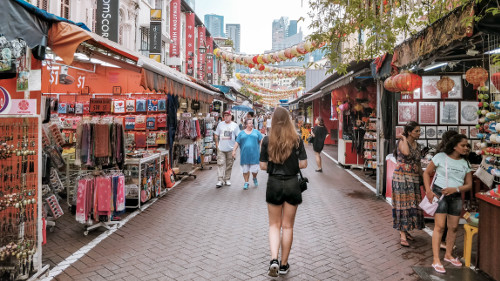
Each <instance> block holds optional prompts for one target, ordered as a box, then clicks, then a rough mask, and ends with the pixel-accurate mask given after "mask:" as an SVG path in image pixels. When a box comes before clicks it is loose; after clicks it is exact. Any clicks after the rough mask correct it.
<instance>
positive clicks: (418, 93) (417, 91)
mask: <svg viewBox="0 0 500 281" xmlns="http://www.w3.org/2000/svg"><path fill="white" fill-rule="evenodd" d="M421 92H422V91H421V89H420V88H418V89H415V90H414V91H413V99H415V100H419V99H421V98H422V94H421Z"/></svg>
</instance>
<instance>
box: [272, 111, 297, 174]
mask: <svg viewBox="0 0 500 281" xmlns="http://www.w3.org/2000/svg"><path fill="white" fill-rule="evenodd" d="M268 122H269V120H268ZM298 146H299V137H298V135H297V132H296V131H295V127H294V126H293V123H292V119H291V118H290V114H289V113H288V111H287V110H286V109H285V108H283V107H277V108H276V109H275V110H274V113H273V117H272V119H271V132H270V133H269V145H268V149H267V150H268V154H269V161H271V162H273V163H277V164H283V163H284V162H285V160H286V159H287V158H288V157H289V156H290V154H291V153H292V151H293V148H294V147H298Z"/></svg>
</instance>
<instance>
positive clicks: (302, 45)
mask: <svg viewBox="0 0 500 281" xmlns="http://www.w3.org/2000/svg"><path fill="white" fill-rule="evenodd" d="M297 52H299V54H301V55H305V54H307V50H306V47H305V43H304V42H302V43H300V44H299V45H297Z"/></svg>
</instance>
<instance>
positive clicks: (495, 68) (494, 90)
mask: <svg viewBox="0 0 500 281" xmlns="http://www.w3.org/2000/svg"><path fill="white" fill-rule="evenodd" d="M489 69H490V73H496V72H500V66H497V65H495V64H490V68H489ZM490 93H500V88H497V87H496V86H495V83H493V75H490Z"/></svg>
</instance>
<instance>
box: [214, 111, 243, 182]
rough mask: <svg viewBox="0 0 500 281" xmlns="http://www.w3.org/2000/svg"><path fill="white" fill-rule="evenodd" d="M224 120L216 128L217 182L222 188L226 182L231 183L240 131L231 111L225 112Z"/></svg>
mask: <svg viewBox="0 0 500 281" xmlns="http://www.w3.org/2000/svg"><path fill="white" fill-rule="evenodd" d="M223 115H224V122H220V123H219V124H218V125H217V129H216V130H215V133H214V137H215V145H216V147H217V166H218V169H217V177H218V180H217V183H216V185H215V186H216V187H217V188H220V187H222V186H223V185H224V184H225V185H231V181H230V179H231V172H232V170H233V155H232V151H233V149H234V145H235V144H236V137H237V136H238V134H239V133H240V128H239V127H238V125H237V124H236V123H234V122H232V121H231V112H229V111H225V112H224V114H223Z"/></svg>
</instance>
